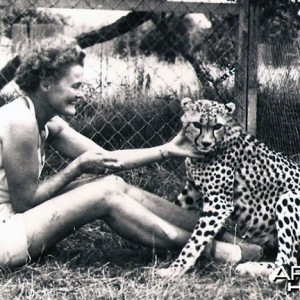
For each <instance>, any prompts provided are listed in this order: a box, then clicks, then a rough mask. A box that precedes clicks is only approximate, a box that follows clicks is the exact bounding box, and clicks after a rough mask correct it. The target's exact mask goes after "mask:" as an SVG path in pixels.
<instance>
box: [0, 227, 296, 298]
mask: <svg viewBox="0 0 300 300" xmlns="http://www.w3.org/2000/svg"><path fill="white" fill-rule="evenodd" d="M175 256H176V253H172V252H167V251H158V250H156V251H155V250H154V249H151V248H145V247H141V246H137V245H134V244H131V243H129V242H125V241H124V240H122V239H120V238H119V237H117V236H116V235H115V234H114V233H112V232H111V231H110V230H109V228H107V227H106V226H105V224H103V223H102V222H100V221H96V222H94V223H92V224H89V225H87V226H85V227H84V228H82V229H81V230H80V231H78V232H76V233H75V234H74V235H72V236H70V237H69V238H67V239H65V240H64V241H63V242H61V243H60V244H58V246H57V247H56V249H53V250H52V252H50V253H49V254H48V255H46V256H44V257H42V258H41V259H40V261H38V262H35V263H33V264H31V265H28V266H25V267H22V268H20V269H17V270H14V271H10V270H7V269H6V270H2V271H1V272H0V283H1V290H0V299H3V300H4V299H5V300H8V299H26V300H28V299H29V300H33V299H43V300H44V299H207V300H209V299H253V300H257V299H298V298H299V295H297V294H291V295H289V294H287V293H286V292H285V291H284V289H282V288H280V287H277V286H275V285H272V284H269V283H268V282H267V281H266V280H265V279H250V278H248V277H246V276H245V277H240V276H236V275H235V273H234V269H233V266H232V265H230V264H227V265H224V264H219V265H217V264H215V263H213V262H212V261H211V260H210V259H208V258H205V259H202V260H201V261H200V262H199V263H198V265H197V269H196V270H194V271H192V272H191V273H189V274H187V275H185V276H184V277H181V278H180V279H175V280H169V279H166V278H158V277H157V276H156V274H155V269H156V268H158V267H164V266H166V265H168V264H169V263H170V262H171V260H172V259H174V258H175Z"/></svg>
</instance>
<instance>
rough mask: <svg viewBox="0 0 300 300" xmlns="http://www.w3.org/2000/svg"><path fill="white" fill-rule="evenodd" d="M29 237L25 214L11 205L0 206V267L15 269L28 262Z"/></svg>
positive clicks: (3, 204)
mask: <svg viewBox="0 0 300 300" xmlns="http://www.w3.org/2000/svg"><path fill="white" fill-rule="evenodd" d="M28 258H29V254H28V246H27V235H26V230H25V224H24V219H23V214H16V213H14V212H13V210H12V207H11V205H10V204H9V203H2V204H0V265H1V266H10V267H15V266H19V265H23V264H25V263H26V262H27V261H28Z"/></svg>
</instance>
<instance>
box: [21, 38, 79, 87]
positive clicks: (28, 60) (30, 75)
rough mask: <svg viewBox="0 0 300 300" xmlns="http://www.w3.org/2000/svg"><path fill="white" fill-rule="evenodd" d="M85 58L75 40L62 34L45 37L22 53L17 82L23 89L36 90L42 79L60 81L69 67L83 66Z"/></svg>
mask: <svg viewBox="0 0 300 300" xmlns="http://www.w3.org/2000/svg"><path fill="white" fill-rule="evenodd" d="M84 58H85V53H84V52H83V51H82V50H81V48H80V47H79V46H78V44H76V41H75V40H72V42H70V41H69V42H67V41H66V38H65V37H60V36H56V37H55V38H49V39H44V40H42V41H41V42H40V43H39V44H38V45H36V46H34V47H33V48H31V49H29V50H28V49H27V53H25V54H24V55H23V56H22V55H21V65H20V67H19V69H18V71H17V74H16V78H15V82H16V83H17V84H18V85H19V87H20V89H22V90H23V91H25V92H34V91H36V90H37V89H38V87H39V84H40V82H41V80H43V79H45V78H53V79H54V81H58V80H59V79H61V78H62V77H63V76H64V75H65V74H66V73H67V72H68V69H69V68H68V67H71V66H73V65H81V66H83V64H84Z"/></svg>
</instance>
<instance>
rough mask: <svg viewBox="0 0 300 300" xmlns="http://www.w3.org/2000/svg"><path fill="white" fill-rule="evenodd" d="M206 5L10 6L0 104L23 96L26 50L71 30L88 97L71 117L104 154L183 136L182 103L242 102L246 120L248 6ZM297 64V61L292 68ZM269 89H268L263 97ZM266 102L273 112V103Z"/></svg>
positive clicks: (55, 165)
mask: <svg viewBox="0 0 300 300" xmlns="http://www.w3.org/2000/svg"><path fill="white" fill-rule="evenodd" d="M206 2H209V3H201V2H199V1H193V2H179V1H159V0H152V1H133V0H127V1H114V0H110V1H109V0H107V1H87V0H86V1H79V0H78V1H72V0H69V1H48V2H46V1H41V0H37V1H29V0H24V1H17V2H10V1H4V0H2V1H0V7H2V10H1V18H2V30H1V41H0V47H1V61H0V67H1V68H2V71H1V77H0V87H1V88H2V90H1V97H0V98H1V99H0V101H1V103H0V104H4V103H6V102H7V101H10V100H11V99H12V98H13V97H15V96H16V94H17V93H18V91H17V87H16V86H15V85H14V83H13V80H12V79H13V70H14V69H15V68H17V66H18V63H19V61H18V59H17V55H18V53H19V51H20V49H21V48H24V47H26V45H29V44H33V43H38V42H39V41H40V40H41V39H43V38H45V37H48V36H55V34H63V35H65V36H66V37H71V38H75V39H77V42H78V44H79V45H80V46H81V47H82V48H84V49H85V52H86V54H87V57H86V61H85V71H86V84H85V85H84V92H85V94H86V100H85V101H84V102H82V103H79V104H78V108H77V114H76V116H75V117H74V118H72V119H69V120H68V121H69V123H70V125H71V126H73V127H74V128H75V129H76V130H78V131H79V132H81V133H83V134H84V135H86V136H88V137H90V138H91V139H93V140H94V141H95V142H97V143H98V144H100V145H101V146H103V147H104V148H106V149H109V150H114V149H124V148H142V147H150V146H156V145H159V144H162V143H164V142H166V141H168V140H170V139H171V138H172V137H173V136H174V135H175V134H176V133H177V132H178V131H179V130H180V126H181V125H180V115H181V110H180V99H182V98H183V97H195V98H199V97H206V98H210V99H218V100H219V101H224V102H230V101H235V102H236V104H237V106H238V111H239V114H240V115H241V116H242V117H240V115H239V117H240V119H241V120H242V121H243V119H244V116H245V114H247V113H248V114H249V112H247V107H246V106H245V104H244V102H243V101H241V99H242V97H244V95H247V82H246V80H247V78H248V77H249V76H248V75H247V74H248V73H247V72H248V71H249V69H250V68H251V66H252V65H253V62H251V61H249V57H248V56H249V44H247V36H246V35H247V34H248V32H247V30H248V27H249V18H248V16H249V15H248V14H249V1H246V0H245V1H229V0H223V1H206ZM99 8H101V10H99ZM262 40H263V39H261V42H260V46H259V47H258V56H259V57H260V60H259V61H260V66H263V67H265V66H266V65H268V61H269V60H270V58H268V57H267V56H268V53H269V52H270V51H269V49H268V47H269V46H270V45H269V44H265V43H264V42H263V41H262ZM272 49H273V48H272ZM297 51H299V48H298V50H297ZM298 54H299V52H298ZM247 55H248V56H247ZM298 58H299V55H298ZM296 60H297V57H295V56H294V58H293V59H291V60H290V65H293V63H295V61H296ZM8 62H10V63H8ZM298 62H299V60H298ZM298 66H299V65H298ZM272 68H273V65H272ZM259 72H261V70H260V71H259ZM258 74H259V76H260V75H261V73H258ZM245 78H246V79H245ZM259 84H265V83H263V82H259ZM267 85H269V82H267ZM264 92H266V90H265V89H262V88H261V89H260V91H259V96H260V95H263V93H264ZM258 104H259V105H260V106H261V107H263V108H264V109H265V108H266V104H265V102H263V101H258ZM270 105H272V104H270ZM266 109H267V110H261V111H260V110H259V113H258V116H262V114H263V116H262V117H260V120H258V125H259V126H262V127H264V126H265V124H264V122H266V120H265V114H268V111H269V110H270V107H269V108H266ZM250 117H251V116H250ZM247 118H248V119H249V115H248V116H247ZM254 119H255V118H254ZM268 126H269V125H268ZM270 126H271V127H272V126H273V125H270ZM266 134H267V135H268V136H269V135H270V132H267V133H265V132H263V131H262V130H260V129H258V135H259V136H260V137H261V138H262V139H264V140H266V141H267V142H270V144H274V143H273V142H272V141H270V140H268V138H266ZM272 134H274V133H272ZM272 134H271V135H272ZM277 137H278V136H277ZM279 148H280V147H279ZM47 164H48V168H47V171H46V172H47V174H49V173H52V172H56V171H57V170H59V169H60V168H61V167H62V166H64V164H65V159H64V158H63V157H60V156H59V154H57V153H56V152H55V151H53V150H49V159H48V161H47ZM181 164H182V160H179V161H178V162H175V161H174V160H172V162H165V163H164V164H163V167H164V168H166V169H167V170H168V172H169V173H168V174H169V176H173V175H174V174H175V173H176V172H177V169H178V166H181ZM180 169H182V168H180ZM183 175H184V173H182V172H181V173H180V176H183Z"/></svg>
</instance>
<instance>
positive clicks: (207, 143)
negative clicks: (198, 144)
mask: <svg viewBox="0 0 300 300" xmlns="http://www.w3.org/2000/svg"><path fill="white" fill-rule="evenodd" d="M211 144H212V143H211V142H202V146H203V147H204V148H208V147H209V146H211Z"/></svg>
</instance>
